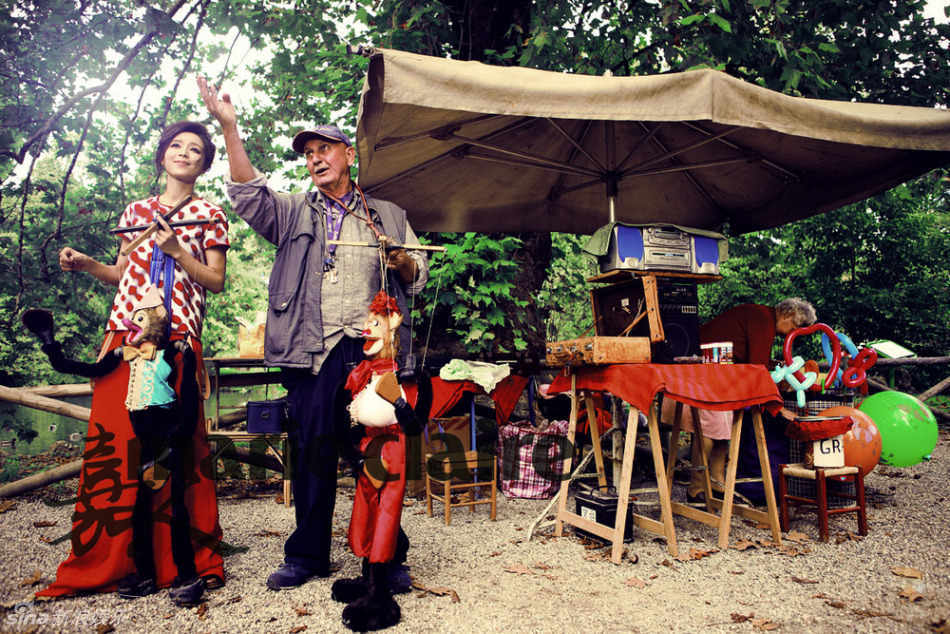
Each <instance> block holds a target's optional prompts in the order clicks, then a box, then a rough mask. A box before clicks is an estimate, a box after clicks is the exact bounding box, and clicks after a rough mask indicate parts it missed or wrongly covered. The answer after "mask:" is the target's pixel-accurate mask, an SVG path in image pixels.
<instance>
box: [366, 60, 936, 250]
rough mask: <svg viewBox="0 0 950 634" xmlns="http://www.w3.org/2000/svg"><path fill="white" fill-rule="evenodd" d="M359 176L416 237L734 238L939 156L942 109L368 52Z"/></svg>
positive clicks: (678, 79) (727, 82)
mask: <svg viewBox="0 0 950 634" xmlns="http://www.w3.org/2000/svg"><path fill="white" fill-rule="evenodd" d="M357 138H358V143H357V150H358V153H359V159H360V174H359V183H360V185H361V187H362V188H363V190H364V191H366V192H368V193H372V194H374V195H375V196H377V197H379V198H383V199H386V200H391V201H393V202H395V203H397V204H399V205H401V206H402V207H404V208H405V209H407V210H408V212H409V214H410V215H409V218H410V221H411V222H412V225H413V227H414V228H415V229H416V230H423V231H499V232H522V231H564V232H570V233H586V234H590V233H593V232H594V231H595V230H596V229H597V228H598V227H601V226H603V225H605V224H607V223H608V222H610V221H611V220H617V221H620V222H626V223H631V224H642V223H665V224H675V225H680V226H683V227H690V228H695V229H705V230H713V231H721V230H723V228H724V227H728V231H729V233H733V234H737V233H744V232H748V231H755V230H758V229H766V228H770V227H776V226H779V225H782V224H785V223H788V222H791V221H794V220H797V219H800V218H807V217H809V216H812V215H814V214H818V213H822V212H826V211H830V210H832V209H836V208H838V207H841V206H842V205H846V204H849V203H853V202H856V201H859V200H862V199H864V198H867V197H869V196H872V195H874V194H878V193H880V192H883V191H885V190H887V189H889V188H891V187H893V186H895V185H897V184H899V183H902V182H904V181H906V180H909V179H911V178H914V177H916V176H919V175H921V174H924V173H926V172H928V171H930V170H932V169H934V168H936V167H939V166H941V165H945V164H947V163H948V162H950V113H948V112H947V111H945V110H938V109H929V108H914V107H904V106H888V105H879V104H863V103H849V102H837V101H823V100H818V99H802V98H795V97H789V96H787V95H783V94H780V93H776V92H774V91H771V90H767V89H765V88H761V87H759V86H755V85H751V84H748V83H745V82H743V81H741V80H738V79H735V78H732V77H730V76H728V75H726V74H724V73H721V72H718V71H714V70H698V71H689V72H685V73H670V74H667V75H657V76H645V77H597V76H587V75H570V74H564V73H555V72H549V71H539V70H534V69H527V68H516V67H515V68H512V67H495V66H488V65H484V64H481V63H477V62H461V61H455V60H448V59H439V58H434V57H428V56H424V55H414V54H410V53H404V52H399V51H392V50H384V49H375V50H374V51H372V53H371V56H370V64H369V71H368V74H367V76H366V80H365V83H364V87H363V95H362V98H361V100H360V112H359V121H358V130H357Z"/></svg>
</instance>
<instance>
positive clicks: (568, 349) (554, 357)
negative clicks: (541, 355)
mask: <svg viewBox="0 0 950 634" xmlns="http://www.w3.org/2000/svg"><path fill="white" fill-rule="evenodd" d="M545 352H546V355H545V357H546V359H547V362H548V367H551V368H563V367H565V366H579V365H611V364H614V363H650V338H649V337H580V338H578V339H568V340H565V341H549V342H548V343H547V346H546V351H545Z"/></svg>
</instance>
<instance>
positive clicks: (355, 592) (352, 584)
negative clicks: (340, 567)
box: [330, 577, 369, 604]
mask: <svg viewBox="0 0 950 634" xmlns="http://www.w3.org/2000/svg"><path fill="white" fill-rule="evenodd" d="M368 593H369V579H367V578H366V577H355V578H353V579H337V580H336V581H334V582H333V585H332V586H331V587H330V596H331V597H333V600H334V601H339V602H340V603H347V604H349V603H353V602H354V601H356V600H357V599H359V598H360V597H365V596H366V595H367V594H368Z"/></svg>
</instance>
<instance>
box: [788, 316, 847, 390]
mask: <svg viewBox="0 0 950 634" xmlns="http://www.w3.org/2000/svg"><path fill="white" fill-rule="evenodd" d="M819 331H821V332H823V333H825V334H826V335H828V336H829V338H830V337H834V339H831V344H832V346H833V347H834V355H833V357H832V360H831V369H830V370H829V371H828V376H827V377H826V378H825V383H824V389H828V388H830V387H831V386H832V385H834V382H835V375H837V373H838V366H839V364H840V363H841V342H840V341H838V337H836V336H835V331H834V330H832V329H831V327H830V326H828V325H827V324H822V323H817V324H812V325H811V326H807V327H805V328H796V329H795V330H793V331H792V332H790V333H788V336H787V337H785V345H784V346H783V347H782V353H783V355H784V357H785V365H786V366H791V365H792V363H793V360H792V344H793V343H794V342H795V339H796V337H798V336H799V335H810V334H811V333H813V332H819ZM802 365H804V363H803V364H802ZM794 375H795V378H796V379H798V381H799V383H803V382H804V381H805V375H804V374H803V373H802V371H801V366H799V369H798V370H796V371H794ZM815 385H816V384H815V383H814V382H812V385H810V387H811V389H812V390H814V391H818V390H820V389H822V387H821V384H817V385H818V387H815ZM803 402H804V396H803V397H801V398H799V407H804V405H803Z"/></svg>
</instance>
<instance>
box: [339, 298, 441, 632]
mask: <svg viewBox="0 0 950 634" xmlns="http://www.w3.org/2000/svg"><path fill="white" fill-rule="evenodd" d="M402 319H403V317H402V314H401V313H400V312H399V307H398V306H397V305H396V300H394V299H393V298H391V297H389V296H388V295H386V293H384V292H382V291H381V292H379V293H377V294H376V297H375V298H374V299H373V302H372V304H370V306H369V315H368V316H367V318H366V321H365V322H364V324H363V337H364V338H365V339H366V343H365V344H364V345H363V352H364V353H365V354H366V357H367V358H366V360H365V361H363V362H362V363H360V364H359V365H358V366H356V368H355V369H354V370H353V371H352V372H350V375H349V377H347V380H346V382H345V384H343V385H342V386H341V387H340V389H338V390H337V394H336V400H335V402H334V406H335V410H334V411H335V422H336V425H337V436H338V437H339V438H341V439H346V438H351V437H352V436H351V434H350V429H349V427H350V424H351V422H352V423H357V424H358V425H361V426H363V427H364V428H365V432H366V433H365V437H364V438H363V439H362V440H361V441H360V443H359V446H358V447H357V446H355V445H354V444H353V443H351V442H344V443H343V446H342V447H341V454H342V455H343V458H344V460H345V461H346V462H347V463H348V464H349V465H350V466H352V467H353V468H354V470H355V471H356V473H357V475H358V479H357V484H356V496H355V498H354V500H353V514H352V517H351V519H350V529H349V533H348V539H349V544H350V548H351V549H352V551H353V554H355V555H356V556H357V557H361V558H362V559H363V567H362V573H363V574H362V575H361V576H359V577H356V578H354V579H340V580H338V581H336V582H335V583H334V584H333V588H332V592H333V598H334V599H335V600H337V601H340V602H342V603H346V604H347V606H346V607H345V608H343V624H344V625H346V626H347V627H348V628H350V629H351V630H354V631H357V632H366V631H373V630H380V629H383V628H387V627H390V626H392V625H395V624H396V623H398V622H399V620H400V618H401V614H400V610H399V604H398V603H396V601H395V599H393V596H392V591H391V589H390V586H389V583H388V580H387V575H388V568H389V565H390V562H391V561H392V560H393V557H394V555H395V552H396V541H397V537H398V535H399V531H400V527H399V523H400V518H401V515H402V504H403V497H404V496H405V492H406V435H414V434H418V433H420V432H421V431H422V425H423V424H422V422H421V421H425V420H426V419H427V418H428V414H429V408H430V406H431V403H432V386H431V384H430V382H429V381H428V377H427V375H425V374H424V373H421V374H420V375H419V377H418V379H417V384H416V386H415V387H416V388H417V389H416V390H415V391H416V392H417V394H416V406H415V409H413V407H412V406H410V404H409V403H408V402H407V396H406V390H404V389H403V386H401V385H400V383H399V379H398V378H397V372H398V370H399V368H398V366H397V363H396V358H398V349H399V341H398V334H397V328H399V325H400V324H401V323H402ZM407 387H408V386H407ZM409 391H410V392H411V391H413V390H409Z"/></svg>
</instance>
